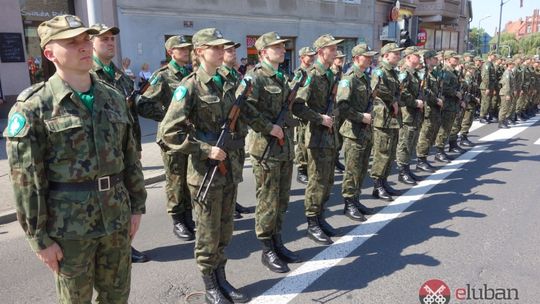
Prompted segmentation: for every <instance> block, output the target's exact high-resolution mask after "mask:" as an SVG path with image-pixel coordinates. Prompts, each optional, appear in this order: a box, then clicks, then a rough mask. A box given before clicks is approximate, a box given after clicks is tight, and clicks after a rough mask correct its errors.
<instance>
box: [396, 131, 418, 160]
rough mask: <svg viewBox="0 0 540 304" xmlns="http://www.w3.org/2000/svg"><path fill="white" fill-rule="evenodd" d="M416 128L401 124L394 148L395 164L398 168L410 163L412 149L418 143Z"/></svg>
mask: <svg viewBox="0 0 540 304" xmlns="http://www.w3.org/2000/svg"><path fill="white" fill-rule="evenodd" d="M418 133H419V132H418V128H417V127H416V126H412V125H408V124H403V127H402V128H401V129H399V135H398V136H399V138H398V143H397V147H396V162H397V164H398V166H407V165H409V164H410V162H411V157H412V154H413V152H414V148H415V147H416V144H417V143H418Z"/></svg>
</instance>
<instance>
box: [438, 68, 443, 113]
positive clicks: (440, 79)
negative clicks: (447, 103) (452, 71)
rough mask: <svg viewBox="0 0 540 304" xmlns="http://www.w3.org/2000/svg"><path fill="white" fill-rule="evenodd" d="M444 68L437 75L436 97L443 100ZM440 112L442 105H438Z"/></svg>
mask: <svg viewBox="0 0 540 304" xmlns="http://www.w3.org/2000/svg"><path fill="white" fill-rule="evenodd" d="M443 75H444V69H441V74H440V75H437V76H438V77H437V89H438V91H437V99H440V100H443V98H444V97H443V90H444V77H443ZM439 110H440V112H441V113H442V110H443V107H439Z"/></svg>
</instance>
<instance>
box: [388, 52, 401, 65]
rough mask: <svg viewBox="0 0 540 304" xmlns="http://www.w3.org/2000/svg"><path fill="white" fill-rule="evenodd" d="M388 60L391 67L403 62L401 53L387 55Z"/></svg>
mask: <svg viewBox="0 0 540 304" xmlns="http://www.w3.org/2000/svg"><path fill="white" fill-rule="evenodd" d="M385 57H386V60H387V61H388V63H390V64H391V65H397V64H398V62H399V61H400V60H401V52H399V51H398V52H388V53H386V54H385Z"/></svg>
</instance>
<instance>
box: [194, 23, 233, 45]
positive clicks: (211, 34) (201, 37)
mask: <svg viewBox="0 0 540 304" xmlns="http://www.w3.org/2000/svg"><path fill="white" fill-rule="evenodd" d="M191 41H192V42H193V46H194V47H201V46H204V45H207V46H214V45H223V44H232V41H230V40H227V39H224V38H223V35H222V34H221V32H220V31H219V30H218V29H216V28H205V29H202V30H200V31H198V32H196V33H195V35H193V38H192V39H191Z"/></svg>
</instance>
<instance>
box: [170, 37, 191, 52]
mask: <svg viewBox="0 0 540 304" xmlns="http://www.w3.org/2000/svg"><path fill="white" fill-rule="evenodd" d="M187 46H191V43H189V42H188V41H187V40H186V37H184V36H182V35H179V36H172V37H170V38H169V39H167V41H165V49H166V50H170V49H174V48H183V47H187Z"/></svg>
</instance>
